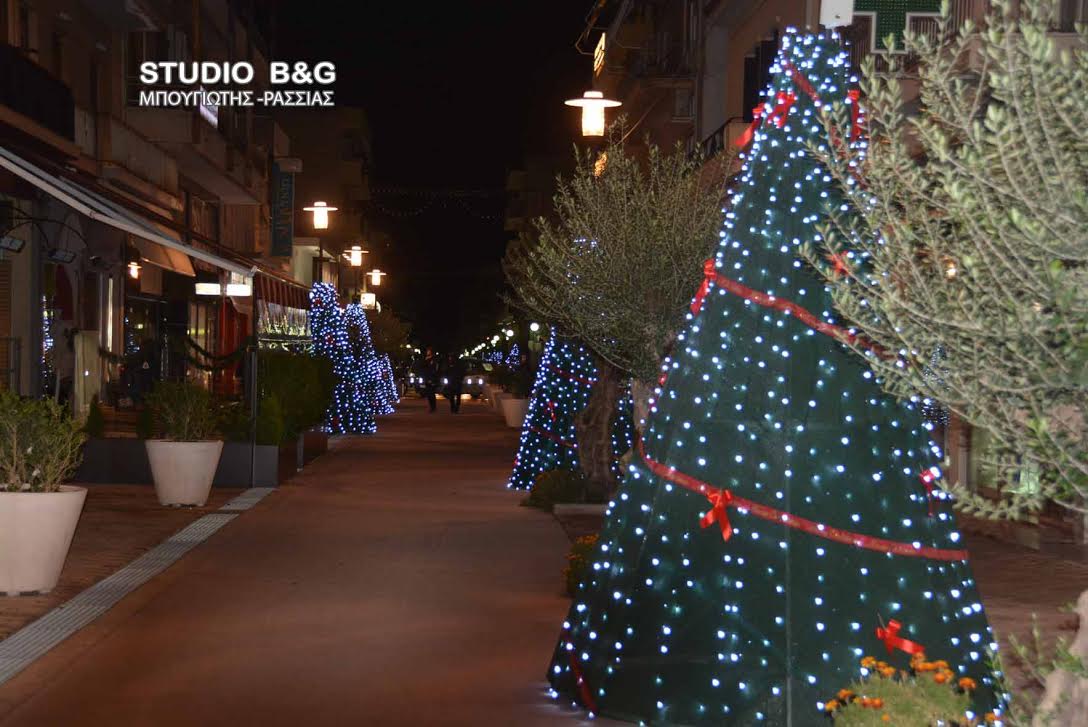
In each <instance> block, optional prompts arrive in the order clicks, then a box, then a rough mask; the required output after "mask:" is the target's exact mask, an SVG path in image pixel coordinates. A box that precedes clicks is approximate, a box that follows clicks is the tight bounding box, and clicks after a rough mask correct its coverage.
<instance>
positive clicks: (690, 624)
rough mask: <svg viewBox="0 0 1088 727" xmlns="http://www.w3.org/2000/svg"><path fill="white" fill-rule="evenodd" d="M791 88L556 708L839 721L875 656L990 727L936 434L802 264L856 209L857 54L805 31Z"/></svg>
mask: <svg viewBox="0 0 1088 727" xmlns="http://www.w3.org/2000/svg"><path fill="white" fill-rule="evenodd" d="M771 74H772V76H771V78H772V81H771V85H770V87H769V88H768V89H767V90H766V92H765V94H764V105H763V109H764V110H765V114H763V116H764V118H762V119H761V121H760V123H758V124H756V125H755V126H754V127H753V129H752V131H751V139H750V146H747V147H746V152H745V153H744V156H743V167H742V173H741V178H740V182H739V185H738V186H737V188H736V189H735V191H734V192H733V193H732V197H731V204H730V205H729V209H728V212H727V213H726V215H725V223H724V227H723V231H722V235H721V242H720V247H719V250H718V253H717V255H716V257H715V259H714V261H712V262H711V263H710V264H709V265H708V266H707V269H706V281H705V283H704V284H703V286H702V287H701V288H700V289H699V291H698V294H697V295H696V299H695V301H694V302H693V305H692V312H691V313H690V314H689V316H688V319H687V323H686V326H685V328H684V330H683V332H682V333H681V335H680V336H679V338H678V340H677V343H676V345H675V347H674V349H673V354H672V355H671V356H670V357H669V358H668V359H666V360H665V362H664V364H663V366H662V372H661V373H662V376H661V381H660V385H659V387H658V388H657V390H656V393H655V396H654V399H653V401H651V404H650V413H649V416H648V418H647V423H646V428H645V432H644V436H643V439H642V440H640V441H639V442H637V443H636V453H637V455H636V456H634V457H633V458H632V462H631V464H630V465H629V466H628V469H627V472H626V476H625V479H624V481H623V484H622V485H621V487H620V488H619V491H618V492H617V494H616V495H615V497H614V498H613V500H612V502H610V503H609V506H608V510H607V520H606V524H605V527H604V529H603V531H602V533H601V536H600V538H599V541H598V542H599V545H598V547H599V549H598V551H597V552H596V555H595V557H594V562H593V564H592V567H591V568H590V569H589V570H588V574H587V576H586V578H585V580H584V581H583V583H582V584H581V586H580V587H579V590H578V592H577V595H576V596H575V599H574V603H573V605H572V607H571V610H570V613H569V615H568V616H567V620H566V623H565V624H564V630H563V635H562V636H561V638H560V640H559V642H558V644H557V646H556V649H555V653H554V657H553V659H552V662H551V666H550V670H549V674H548V678H549V680H550V681H551V685H552V693H553V695H554V696H555V697H556V698H562V699H564V700H567V701H570V702H574V703H577V704H579V705H581V706H582V707H583V708H585V709H587V710H589V711H590V712H593V713H595V714H603V715H606V716H615V717H619V718H622V719H626V720H632V721H642V722H644V723H649V724H733V725H755V724H761V723H762V724H768V725H780V724H817V723H819V722H822V721H823V720H824V719H826V717H825V715H824V711H823V710H824V707H825V705H826V702H827V700H828V699H830V698H831V697H832V696H833V695H834V694H835V693H836V691H837V690H839V689H841V688H843V687H845V686H847V685H849V684H850V683H851V682H853V681H855V679H856V678H857V677H858V676H859V674H860V672H859V669H860V668H861V667H860V666H859V662H860V660H861V659H862V657H863V656H865V655H869V654H878V653H879V654H881V655H882V656H883V658H886V659H888V660H889V663H891V664H893V665H896V666H899V667H901V668H904V669H905V668H907V666H908V664H909V655H908V654H905V653H902V652H901V650H900V651H896V653H895V654H894V655H889V654H887V653H885V652H886V650H887V649H888V648H892V649H896V648H901V647H897V646H896V644H919V645H922V646H924V647H925V648H926V650H927V654H928V655H929V656H930V658H933V659H942V660H945V661H947V662H948V664H949V666H950V669H951V670H952V671H953V672H955V675H956V677H958V678H961V677H967V678H970V679H973V680H974V681H975V682H976V683H977V685H978V686H977V689H975V690H974V691H973V693H972V700H971V701H972V707H971V708H972V711H973V716H975V717H981V716H982V715H983V714H985V713H989V712H995V713H997V714H1000V711H1001V708H1002V704H1003V698H1002V695H1000V694H999V693H997V690H998V686H997V681H996V680H995V674H994V673H992V671H991V667H990V666H989V661H988V658H989V657H988V653H989V651H990V650H991V649H994V650H996V648H997V644H996V643H995V639H994V635H993V633H992V631H991V630H990V627H989V624H988V623H987V620H986V616H985V614H984V613H983V608H982V602H981V599H980V597H979V594H978V590H977V589H976V587H975V582H974V579H973V577H972V575H971V569H970V567H969V566H968V563H967V553H966V551H965V550H963V548H964V544H963V542H962V540H961V538H960V534H959V533H958V532H957V531H956V525H955V518H954V516H953V514H952V512H951V510H950V508H949V504H948V502H947V501H946V500H944V499H942V498H939V497H938V498H935V497H934V495H933V489H932V483H933V481H934V480H935V479H937V478H939V473H940V469H939V467H938V466H937V463H938V462H940V460H941V458H942V454H941V452H940V449H939V448H938V447H937V446H936V445H935V444H933V443H932V442H931V441H930V429H931V427H932V425H930V424H928V423H927V422H925V421H924V420H923V418H922V415H921V412H920V408H921V406H920V403H916V402H906V403H903V404H901V403H899V402H897V401H895V400H894V399H892V398H890V397H888V396H886V395H885V393H884V392H883V391H882V390H881V388H880V386H879V384H878V383H877V382H876V380H875V378H874V376H873V375H872V373H871V372H870V369H869V368H868V367H867V366H865V365H864V362H862V361H859V360H858V359H857V357H856V354H854V353H853V351H852V350H850V349H849V348H848V347H847V345H845V343H844V341H846V340H849V337H850V336H852V335H853V333H852V332H851V331H849V329H848V328H846V327H844V326H843V325H842V324H841V323H840V322H839V321H837V320H836V318H835V316H834V313H833V311H834V307H833V303H832V300H831V296H830V293H829V292H828V290H827V289H826V288H825V286H824V285H823V284H822V283H821V282H820V281H819V279H818V278H817V276H816V275H815V274H814V273H813V271H811V270H809V269H807V268H806V267H805V266H806V264H805V263H804V262H803V261H802V258H801V256H800V254H799V252H800V247H801V246H802V244H804V243H812V242H816V241H818V239H819V233H818V231H817V224H818V223H819V222H820V221H821V219H822V216H823V215H824V213H825V210H827V209H828V208H829V206H837V205H839V204H840V200H839V196H838V193H837V192H836V188H835V185H834V183H833V180H832V178H831V176H830V174H829V173H828V171H827V170H826V169H825V168H824V167H823V166H821V164H820V163H819V162H818V161H817V160H816V159H815V158H814V157H813V156H812V155H811V154H810V153H809V144H815V145H818V146H822V147H824V148H825V149H826V148H831V147H830V146H829V145H833V144H837V143H847V142H846V141H845V140H836V139H833V138H830V137H829V136H828V134H827V132H826V131H825V130H824V127H823V125H822V123H821V120H820V117H819V110H820V108H821V107H822V106H823V105H825V104H831V103H832V102H834V101H841V100H844V99H849V98H851V95H850V94H849V91H850V90H851V88H852V87H853V86H854V85H856V79H854V78H850V71H849V62H848V59H847V56H846V54H845V53H844V52H843V50H842V48H841V46H840V44H839V42H838V40H837V38H836V37H835V36H833V35H832V34H822V35H801V34H798V33H797V32H796V31H793V30H790V31H788V32H787V33H786V34H785V35H784V36H783V39H782V45H781V50H780V53H779V55H778V57H777V59H776V61H775V62H774V64H773V65H772V66H771ZM791 95H792V100H791V99H790V97H791ZM849 143H856V144H864V140H863V139H854V140H852V141H850V142H849ZM868 355H880V353H879V352H876V351H871V352H870V353H869V354H868ZM893 621H894V622H895V624H896V626H895V629H894V636H895V638H892V636H890V635H889V634H892V631H893V629H892V627H891V624H892V622H893Z"/></svg>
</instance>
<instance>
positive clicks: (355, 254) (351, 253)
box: [344, 245, 370, 268]
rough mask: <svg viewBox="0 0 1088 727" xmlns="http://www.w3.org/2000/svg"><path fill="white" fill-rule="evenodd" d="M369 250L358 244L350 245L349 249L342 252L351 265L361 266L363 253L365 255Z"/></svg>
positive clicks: (354, 266)
mask: <svg viewBox="0 0 1088 727" xmlns="http://www.w3.org/2000/svg"><path fill="white" fill-rule="evenodd" d="M368 252H370V251H369V250H364V249H363V248H362V247H360V246H359V245H352V246H351V249H350V250H348V251H347V252H345V253H344V257H346V258H347V259H348V262H350V263H351V267H353V268H357V267H361V266H362V264H363V255H366V254H367V253H368Z"/></svg>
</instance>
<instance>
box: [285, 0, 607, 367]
mask: <svg viewBox="0 0 1088 727" xmlns="http://www.w3.org/2000/svg"><path fill="white" fill-rule="evenodd" d="M592 4H593V3H592V0H501V1H500V0H493V1H491V2H485V1H483V0H474V1H470V0H463V1H461V2H453V1H448V2H440V1H439V0H430V1H427V0H424V1H422V2H411V3H408V2H381V3H379V2H376V1H375V0H363V2H357V3H349V2H342V1H332V0H324V1H323V0H279V2H278V4H276V5H275V6H274V8H275V11H276V15H275V20H274V28H275V30H274V31H273V38H274V43H275V45H274V47H273V56H274V59H275V60H292V61H293V60H312V61H317V60H331V61H333V62H335V63H336V66H337V72H338V79H337V83H336V86H335V91H336V101H337V103H338V104H345V105H358V106H361V107H363V108H364V109H365V110H366V113H367V114H368V116H369V119H370V124H371V128H372V144H373V150H374V168H373V170H372V176H371V187H372V189H375V190H377V194H375V195H374V200H373V202H372V203H371V204H370V205H369V206H368V225H369V226H371V227H378V228H381V229H383V230H385V231H387V232H388V233H389V235H390V237H391V245H390V248H391V249H389V250H384V251H381V252H380V254H379V255H378V257H377V259H375V260H374V262H375V263H376V264H378V265H380V266H381V267H382V268H383V269H385V270H388V271H389V273H390V275H389V278H387V282H388V283H389V285H388V287H386V284H385V283H383V294H382V296H381V299H382V300H383V302H384V303H386V304H391V305H392V306H393V308H394V309H395V310H396V311H397V312H398V314H401V315H402V316H403V317H405V318H407V319H410V320H411V322H412V326H413V337H414V338H415V339H416V340H417V342H418V343H421V344H423V345H434V346H436V347H438V348H440V349H447V350H452V349H454V348H455V347H464V346H468V345H471V344H472V343H475V342H476V341H477V340H478V338H479V337H481V336H482V335H484V334H486V333H489V332H491V331H492V330H493V326H494V323H495V321H496V318H497V316H498V314H499V313H500V312H501V309H502V308H501V307H502V303H501V301H500V300H499V293H500V292H501V290H502V286H503V279H502V272H501V267H500V261H501V258H502V254H503V250H504V248H505V244H506V241H507V239H508V234H507V233H505V232H504V231H503V220H502V217H503V211H504V205H505V199H504V197H503V194H502V189H503V187H504V185H505V180H506V174H507V172H508V171H509V170H510V169H513V168H517V167H518V166H519V165H520V163H521V161H522V159H523V158H524V156H525V155H526V154H533V155H536V154H547V155H556V156H559V157H562V155H565V154H569V153H570V151H569V150H570V148H571V145H572V144H573V143H574V142H575V141H576V140H577V138H578V137H577V134H578V117H577V114H576V113H575V112H574V111H573V110H572V109H570V108H568V107H565V106H563V100H564V99H566V98H570V97H572V96H580V95H581V94H582V91H584V90H585V88H587V87H588V84H589V83H590V81H591V73H590V69H591V63H592V60H591V58H589V57H587V56H583V55H580V54H579V53H578V52H577V51H576V50H575V48H574V42H575V40H576V39H577V38H578V35H579V34H580V32H581V30H582V28H583V23H584V19H585V16H586V13H587V12H588V11H589V9H590V8H591V6H592ZM390 188H408V189H410V190H414V191H413V192H412V193H410V194H404V193H391V192H383V191H382V190H388V189H390ZM449 189H456V190H480V191H482V192H485V193H490V194H487V195H486V196H482V197H471V198H461V197H453V196H450V195H448V194H444V195H439V196H434V197H432V196H429V195H428V194H427V192H428V191H433V190H449ZM424 205H429V206H427V208H426V210H424V211H423V212H421V213H419V214H408V213H412V212H415V211H418V210H419V209H420V208H421V207H423V206H424ZM390 213H393V214H390ZM371 249H373V248H371ZM481 324H483V326H484V327H483V328H482V329H481V328H480V326H481Z"/></svg>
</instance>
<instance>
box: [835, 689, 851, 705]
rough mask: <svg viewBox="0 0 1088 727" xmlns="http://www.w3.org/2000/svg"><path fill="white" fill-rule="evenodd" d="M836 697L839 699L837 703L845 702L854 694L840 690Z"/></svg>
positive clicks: (846, 690) (847, 690)
mask: <svg viewBox="0 0 1088 727" xmlns="http://www.w3.org/2000/svg"><path fill="white" fill-rule="evenodd" d="M836 696H837V697H838V698H839V701H842V702H845V701H846V700H848V699H850V697H852V696H854V693H853V692H851V691H850V690H849V689H840V690H839V693H838V694H837V695H836Z"/></svg>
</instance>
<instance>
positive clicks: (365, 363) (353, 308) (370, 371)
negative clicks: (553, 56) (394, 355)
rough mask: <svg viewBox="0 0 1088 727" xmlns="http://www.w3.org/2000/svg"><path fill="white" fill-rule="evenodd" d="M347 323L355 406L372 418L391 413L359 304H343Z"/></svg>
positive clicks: (364, 312) (352, 392) (377, 361)
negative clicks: (368, 413)
mask: <svg viewBox="0 0 1088 727" xmlns="http://www.w3.org/2000/svg"><path fill="white" fill-rule="evenodd" d="M344 325H345V326H346V327H347V333H348V341H349V342H350V346H349V350H350V354H351V361H350V364H349V370H350V379H351V382H352V385H353V389H352V391H351V397H352V399H353V401H354V404H355V406H357V407H358V408H359V409H360V410H362V411H367V412H370V415H371V417H374V416H382V415H384V414H392V413H393V405H392V402H390V401H389V400H388V398H387V397H386V396H385V391H384V388H385V387H384V384H383V381H382V362H381V359H380V358H379V356H378V352H377V351H376V350H375V349H374V340H373V338H371V336H370V323H369V322H368V321H367V317H366V309H365V308H363V306H361V305H359V304H358V303H349V304H348V305H347V306H345V307H344Z"/></svg>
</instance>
